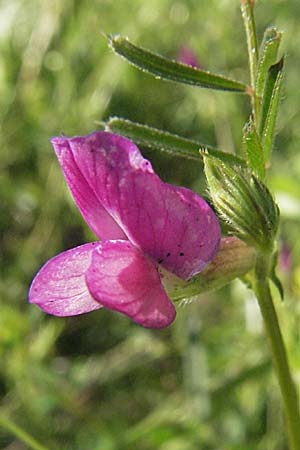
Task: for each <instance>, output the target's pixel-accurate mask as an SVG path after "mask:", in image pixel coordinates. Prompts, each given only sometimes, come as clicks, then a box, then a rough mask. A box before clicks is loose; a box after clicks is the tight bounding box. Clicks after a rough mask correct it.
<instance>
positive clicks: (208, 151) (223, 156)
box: [199, 146, 247, 168]
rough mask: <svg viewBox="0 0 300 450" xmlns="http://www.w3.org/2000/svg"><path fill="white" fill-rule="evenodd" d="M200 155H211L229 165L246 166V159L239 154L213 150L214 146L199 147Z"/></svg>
mask: <svg viewBox="0 0 300 450" xmlns="http://www.w3.org/2000/svg"><path fill="white" fill-rule="evenodd" d="M199 152H200V155H201V156H204V157H205V156H211V157H213V158H216V159H218V160H219V161H222V162H223V163H227V164H230V165H236V166H241V167H244V168H245V167H246V166H247V164H246V161H245V160H244V159H243V158H240V157H239V156H236V155H233V154H232V153H228V152H223V151H221V150H215V149H214V148H208V147H203V146H202V148H200V149H199Z"/></svg>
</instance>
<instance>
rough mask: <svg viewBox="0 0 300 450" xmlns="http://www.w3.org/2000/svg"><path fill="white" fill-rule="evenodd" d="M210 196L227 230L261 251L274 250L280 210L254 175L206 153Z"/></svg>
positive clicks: (205, 164) (205, 162) (205, 159)
mask: <svg viewBox="0 0 300 450" xmlns="http://www.w3.org/2000/svg"><path fill="white" fill-rule="evenodd" d="M204 166H205V174H206V178H207V181H208V185H209V191H210V196H211V199H212V201H213V203H214V206H215V208H216V211H217V213H218V214H219V217H220V218H221V220H222V221H223V222H224V223H225V225H226V227H227V229H228V231H229V232H230V233H231V234H234V235H235V236H238V237H239V238H240V239H242V240H243V241H245V242H246V243H248V244H250V245H253V246H255V247H256V248H258V249H259V250H261V251H263V252H264V251H267V252H269V251H271V250H272V248H273V242H274V239H275V236H276V232H277V229H278V222H279V209H278V206H277V205H276V203H275V202H274V199H273V197H272V195H271V193H270V191H269V190H268V188H267V187H266V186H265V185H264V183H263V182H262V181H260V180H258V179H257V178H256V177H255V176H254V175H252V174H249V172H248V171H247V170H245V169H242V168H240V167H237V166H230V165H228V164H225V163H224V161H220V160H219V159H217V158H213V157H211V156H209V157H208V156H204Z"/></svg>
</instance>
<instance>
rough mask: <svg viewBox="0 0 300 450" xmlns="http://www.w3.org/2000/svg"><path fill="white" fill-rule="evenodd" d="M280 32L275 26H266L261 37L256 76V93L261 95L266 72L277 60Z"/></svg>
mask: <svg viewBox="0 0 300 450" xmlns="http://www.w3.org/2000/svg"><path fill="white" fill-rule="evenodd" d="M281 38H282V33H280V32H279V31H277V30H276V28H273V27H272V28H267V29H266V31H265V34H264V37H263V41H262V44H261V47H260V54H259V62H258V68H257V76H256V95H257V96H258V97H261V96H262V93H263V88H264V81H265V79H266V75H267V72H268V70H269V68H270V66H272V65H273V64H275V63H276V61H277V55H278V49H279V45H280V41H281Z"/></svg>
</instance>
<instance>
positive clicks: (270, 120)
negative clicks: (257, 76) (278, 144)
mask: <svg viewBox="0 0 300 450" xmlns="http://www.w3.org/2000/svg"><path fill="white" fill-rule="evenodd" d="M282 79H283V74H282V73H280V74H279V76H278V77H277V80H276V83H275V85H274V89H273V93H272V97H271V101H270V106H269V110H268V114H267V117H266V121H265V126H264V130H263V133H262V146H263V149H264V154H265V162H266V164H267V165H268V164H269V162H270V156H271V152H272V146H273V142H274V136H275V126H276V117H277V111H278V105H279V99H280V90H281V85H282Z"/></svg>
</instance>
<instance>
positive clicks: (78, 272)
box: [29, 131, 220, 328]
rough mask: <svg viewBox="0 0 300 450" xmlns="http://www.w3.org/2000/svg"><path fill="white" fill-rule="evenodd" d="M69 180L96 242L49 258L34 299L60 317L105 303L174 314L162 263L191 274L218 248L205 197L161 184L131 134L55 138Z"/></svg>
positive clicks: (160, 318)
mask: <svg viewBox="0 0 300 450" xmlns="http://www.w3.org/2000/svg"><path fill="white" fill-rule="evenodd" d="M51 142H52V144H53V147H54V150H55V152H56V155H57V157H58V160H59V162H60V165H61V168H62V170H63V173H64V176H65V179H66V182H67V184H68V186H69V188H70V191H71V193H72V195H73V197H74V200H75V202H76V204H77V206H78V207H79V209H80V211H81V214H82V216H83V217H84V219H85V221H86V222H87V224H88V225H89V227H90V228H91V230H92V231H93V232H94V233H95V234H96V236H97V237H98V238H99V239H100V241H97V242H91V243H89V244H85V245H81V246H79V247H76V248H73V249H71V250H67V251H65V252H63V253H60V254H59V255H57V256H55V257H54V258H52V259H50V260H49V261H48V262H47V263H46V264H45V265H44V266H43V267H42V268H41V269H40V271H39V272H38V274H37V275H36V277H35V278H34V280H33V282H32V285H31V288H30V292H29V301H30V302H31V303H35V304H36V305H38V306H39V307H40V308H41V309H42V310H43V311H45V312H47V313H49V314H54V315H57V316H72V315H76V314H82V313H86V312H89V311H92V310H95V309H98V308H101V307H106V308H109V309H112V310H116V311H119V312H121V313H123V314H126V315H127V316H129V317H131V318H132V319H133V320H134V321H135V322H137V323H139V324H140V325H143V326H145V327H152V328H161V327H165V326H168V325H169V324H170V323H171V322H172V321H173V320H174V318H175V314H176V312H175V307H174V305H173V303H172V302H171V300H170V299H169V297H168V295H167V293H166V291H165V289H164V287H163V285H162V280H161V277H160V274H159V270H158V269H159V266H162V267H163V268H164V269H166V270H168V271H170V272H172V273H173V274H175V275H176V276H177V277H180V278H182V279H189V278H191V277H192V276H193V275H195V274H197V273H198V272H200V271H201V270H202V269H203V268H204V266H205V265H206V264H207V263H208V262H209V261H210V260H211V259H212V258H213V256H214V255H215V253H216V251H217V249H218V245H219V240H220V228H219V224H218V221H217V219H216V216H215V215H214V213H213V211H212V210H211V208H210V207H209V206H208V204H207V203H206V202H205V201H204V200H203V199H202V198H201V197H199V196H198V195H197V194H195V193H194V192H192V191H191V190H189V189H186V188H183V187H176V186H172V185H170V184H167V183H164V182H163V181H161V180H160V178H159V177H158V176H157V175H156V174H155V173H154V171H153V169H152V166H151V163H150V162H149V161H148V160H146V159H144V158H143V156H142V155H141V153H140V151H139V149H138V148H137V147H136V146H135V144H133V143H132V142H131V141H129V140H128V139H125V138H123V137H121V136H117V135H114V134H111V133H107V132H102V131H100V132H94V133H92V134H90V135H88V136H84V137H74V138H66V137H55V138H53V139H52V141H51Z"/></svg>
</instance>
